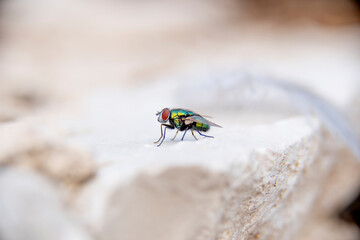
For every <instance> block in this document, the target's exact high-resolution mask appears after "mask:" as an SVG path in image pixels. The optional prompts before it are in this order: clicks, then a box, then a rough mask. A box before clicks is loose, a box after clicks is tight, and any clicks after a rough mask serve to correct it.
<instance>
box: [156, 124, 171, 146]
mask: <svg viewBox="0 0 360 240" xmlns="http://www.w3.org/2000/svg"><path fill="white" fill-rule="evenodd" d="M167 128H169V127H167V126H166V125H165V128H164V137H163V139H162V140H161V142H160V143H159V145H157V146H158V147H160V145H161V144H162V143H163V141H164V139H165V135H166V129H167Z"/></svg>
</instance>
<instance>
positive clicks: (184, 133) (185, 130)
mask: <svg viewBox="0 0 360 240" xmlns="http://www.w3.org/2000/svg"><path fill="white" fill-rule="evenodd" d="M187 131H188V130H185V132H184V135H183V137H182V138H181V141H182V140H184V137H185V134H186V132H187Z"/></svg>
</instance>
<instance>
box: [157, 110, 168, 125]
mask: <svg viewBox="0 0 360 240" xmlns="http://www.w3.org/2000/svg"><path fill="white" fill-rule="evenodd" d="M156 116H159V117H158V121H159V122H161V123H166V122H167V121H168V120H169V117H170V109H168V108H164V109H163V110H161V112H158V113H157V114H156Z"/></svg>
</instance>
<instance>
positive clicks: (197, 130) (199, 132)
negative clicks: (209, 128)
mask: <svg viewBox="0 0 360 240" xmlns="http://www.w3.org/2000/svg"><path fill="white" fill-rule="evenodd" d="M196 131H197V132H198V133H199V134H200V135H201V136H204V137H208V138H214V137H213V136H208V135H205V134H202V133H201V132H200V131H199V130H196Z"/></svg>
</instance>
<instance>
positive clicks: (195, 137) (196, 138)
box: [191, 129, 198, 140]
mask: <svg viewBox="0 0 360 240" xmlns="http://www.w3.org/2000/svg"><path fill="white" fill-rule="evenodd" d="M191 133H192V135H193V136H194V138H195V139H196V140H198V139H197V138H196V137H195V135H194V131H193V130H192V129H191Z"/></svg>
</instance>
